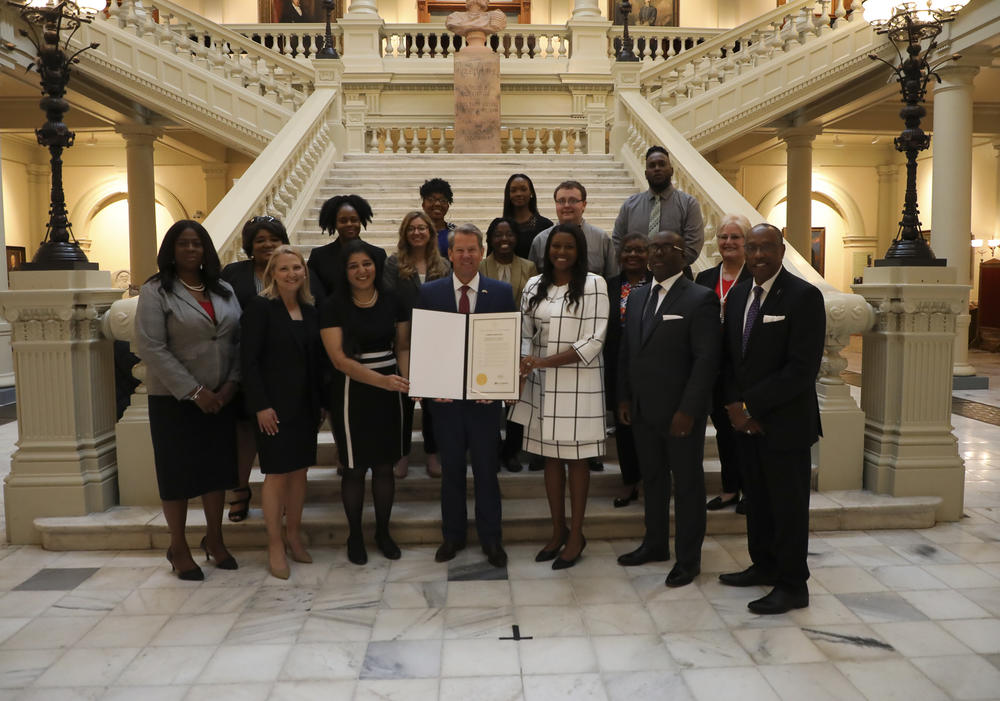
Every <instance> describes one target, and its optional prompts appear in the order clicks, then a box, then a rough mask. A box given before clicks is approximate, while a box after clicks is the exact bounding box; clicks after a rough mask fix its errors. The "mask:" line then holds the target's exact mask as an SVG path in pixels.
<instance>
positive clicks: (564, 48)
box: [559, 34, 569, 58]
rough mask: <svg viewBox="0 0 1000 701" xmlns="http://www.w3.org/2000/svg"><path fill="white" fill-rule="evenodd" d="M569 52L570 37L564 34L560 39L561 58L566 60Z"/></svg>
mask: <svg viewBox="0 0 1000 701" xmlns="http://www.w3.org/2000/svg"><path fill="white" fill-rule="evenodd" d="M568 52H569V35H568V34H563V35H562V36H560V37H559V58H566V54H567V53H568Z"/></svg>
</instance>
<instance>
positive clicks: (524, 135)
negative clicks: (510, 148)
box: [517, 127, 530, 153]
mask: <svg viewBox="0 0 1000 701" xmlns="http://www.w3.org/2000/svg"><path fill="white" fill-rule="evenodd" d="M529 148H530V147H529V146H528V128H527V127H521V148H519V149H518V150H517V152H518V153H528V150H529Z"/></svg>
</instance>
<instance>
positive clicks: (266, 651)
mask: <svg viewBox="0 0 1000 701" xmlns="http://www.w3.org/2000/svg"><path fill="white" fill-rule="evenodd" d="M954 425H955V432H956V435H957V436H958V439H959V443H960V448H961V451H962V455H963V457H964V458H965V460H966V469H967V473H966V474H967V477H966V479H967V482H966V502H965V504H966V509H965V513H966V515H965V517H964V518H963V519H962V521H961V522H959V523H948V524H941V525H938V526H936V527H935V528H931V529H928V530H921V531H913V530H902V531H866V532H862V531H844V532H818V533H813V534H812V537H811V539H810V567H811V569H812V579H811V580H810V590H811V593H812V598H811V605H810V606H809V608H807V609H802V610H799V611H795V612H792V613H790V614H786V615H782V616H775V617H759V616H755V615H753V614H751V613H749V612H748V611H747V609H746V603H747V601H749V600H750V599H751V598H756V597H757V596H759V595H760V594H761V593H763V589H750V590H740V589H731V588H727V587H723V586H721V585H719V584H718V582H717V579H716V577H717V574H718V573H720V572H724V571H729V570H734V569H738V568H741V567H743V566H745V565H746V564H747V561H748V559H747V554H746V548H745V540H744V538H743V537H742V536H716V537H710V538H708V539H707V540H706V543H705V548H704V559H703V565H702V567H703V572H702V574H701V576H700V577H698V579H697V581H696V582H695V583H694V584H693V585H690V586H687V587H683V588H681V589H676V590H674V589H667V588H666V587H665V586H664V585H663V580H664V577H665V575H666V572H667V570H668V568H669V564H670V563H657V564H655V565H646V566H643V567H639V568H631V569H626V568H622V567H619V566H618V565H617V564H615V561H614V557H615V556H616V555H617V554H619V553H621V552H624V551H626V550H629V549H631V548H632V547H633V546H634V545H635V544H636V543H635V542H634V541H597V542H591V543H589V544H588V547H587V550H586V553H585V555H584V557H583V559H582V560H581V561H580V563H579V564H578V565H577V566H576V567H575V568H573V569H570V570H564V571H561V572H554V571H552V570H551V569H550V568H549V567H547V566H545V565H543V564H536V563H535V562H534V561H533V554H534V551H535V549H536V548H537V546H529V545H514V546H511V547H510V548H508V552H509V554H510V564H509V566H508V567H507V569H506V570H494V569H491V568H489V567H488V565H486V563H485V562H484V558H483V557H482V555H481V554H480V553H479V552H478V549H476V548H472V547H470V548H469V549H467V550H466V551H464V552H462V553H461V554H460V556H459V557H458V558H457V559H456V560H455V561H453V562H452V563H449V564H436V563H435V562H434V559H433V550H434V549H433V547H414V548H406V549H404V552H403V557H402V559H401V560H399V561H396V562H392V563H390V562H389V561H387V560H384V559H383V558H382V557H381V556H380V555H378V553H377V552H374V549H372V551H371V552H370V556H371V561H370V562H369V564H368V565H367V566H366V567H356V566H354V565H351V564H349V563H348V562H347V559H346V557H345V553H344V550H343V549H342V548H339V549H316V550H314V551H313V555H314V557H315V559H316V561H315V563H314V564H312V565H294V567H293V577H292V579H291V580H290V581H288V582H281V581H279V580H276V579H273V578H270V577H268V576H267V574H266V572H265V569H264V553H263V551H259V550H256V551H255V550H246V551H236V552H235V554H236V556H237V558H238V559H239V561H240V569H239V570H238V571H236V572H225V571H221V570H217V569H215V568H214V567H213V566H211V565H208V566H206V567H205V572H206V579H205V581H204V582H200V583H188V582H181V581H178V580H177V579H176V578H174V577H173V576H172V575H171V574H170V571H169V567H168V566H167V563H166V561H165V560H164V559H163V555H162V553H159V552H149V551H141V552H124V551H123V552H65V553H62V552H46V551H44V550H40V549H39V548H35V547H5V546H0V700H4V701H6V700H7V699H25V700H27V699H44V700H46V701H59V700H61V699H130V700H131V699H142V700H143V701H159V700H161V699H162V700H167V699H190V700H195V699H211V700H212V701H225V700H228V699H234V700H235V699H240V700H242V699H247V700H251V699H252V700H257V699H259V700H262V701H263V700H264V699H275V700H277V699H324V700H329V699H334V700H339V699H344V700H347V699H355V700H358V701H360V700H362V699H365V700H368V699H373V700H374V699H383V700H385V699H405V700H406V701H422V700H424V699H442V700H444V699H448V700H451V699H455V700H461V701H468V700H470V699H475V701H494V700H496V701H514V700H515V699H526V700H528V701H535V700H549V699H572V700H573V701H585V700H589V699H623V700H624V699H627V700H628V701H641V700H644V699H656V700H658V701H659V700H663V699H704V700H706V701H707V700H716V699H737V698H738V699H743V700H747V699H789V700H795V701H801V700H802V699H808V700H809V701H818V700H819V699H837V700H843V699H876V700H878V701H884V700H889V699H904V700H905V701H919V700H923V699H998V698H1000V427H996V426H992V425H989V424H986V423H983V422H979V421H975V420H972V419H967V418H963V417H960V416H955V417H954ZM15 438H16V425H15V424H8V425H4V426H0V473H2V472H3V471H6V470H7V469H8V464H7V463H8V459H7V458H8V456H9V454H10V452H11V450H12V449H13V441H14V439H15ZM293 564H294V563H293Z"/></svg>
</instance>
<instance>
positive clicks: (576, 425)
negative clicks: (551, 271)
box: [510, 273, 609, 443]
mask: <svg viewBox="0 0 1000 701" xmlns="http://www.w3.org/2000/svg"><path fill="white" fill-rule="evenodd" d="M541 279H542V276H541V275H536V276H534V277H532V278H531V279H530V280H528V283H527V284H526V285H525V286H524V292H523V293H522V294H521V312H522V316H521V354H522V355H535V356H539V357H548V356H551V355H555V354H557V353H561V352H562V351H564V350H567V349H569V348H572V349H573V350H575V351H576V353H577V355H578V356H579V357H580V361H579V362H577V363H570V364H567V365H563V366H561V367H558V368H547V369H546V370H545V402H544V405H543V403H542V402H541V394H542V392H541V390H542V387H541V384H540V382H539V380H540V373H539V372H538V371H535V372H532V373H531V375H529V376H528V381H527V382H526V383H525V386H524V391H523V392H522V393H521V399H520V401H518V403H517V404H516V405H515V406H514V409H513V411H512V412H511V417H510V420H511V421H513V422H514V423H519V424H523V425H528V424H529V423H531V421H532V419H534V418H535V415H536V414H537V413H539V412H540V413H541V421H542V439H543V440H546V441H559V442H579V443H584V442H591V441H603V440H605V438H606V428H605V423H604V412H605V407H604V354H603V352H602V351H603V349H604V339H605V337H606V336H607V331H608V311H609V307H608V304H609V302H608V285H607V282H605V280H604V278H602V277H600V276H599V275H594V274H593V273H587V281H586V283H585V284H584V288H583V289H584V292H583V297H582V298H581V299H580V300H579V301H578V303H577V304H575V305H573V306H571V307H570V306H568V304H567V301H566V300H565V299H564V300H563V304H562V306H561V307H559V308H557V309H555V308H552V307H550V309H551V310H552V315H551V316H550V317H549V328H548V342H547V344H546V346H545V347H544V348H543V347H541V346H540V345H539V344H538V340H539V336H540V334H539V331H540V324H541V322H540V320H539V319H538V317H537V316H536V313H537V309H536V310H532V312H530V313H529V312H528V300H530V299H531V298H532V296H534V294H535V290H536V289H537V287H538V285H539V283H540V282H541Z"/></svg>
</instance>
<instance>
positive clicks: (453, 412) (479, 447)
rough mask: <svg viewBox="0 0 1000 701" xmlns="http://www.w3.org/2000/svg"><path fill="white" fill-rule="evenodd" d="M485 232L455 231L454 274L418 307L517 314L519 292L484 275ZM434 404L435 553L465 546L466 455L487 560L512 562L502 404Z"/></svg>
mask: <svg viewBox="0 0 1000 701" xmlns="http://www.w3.org/2000/svg"><path fill="white" fill-rule="evenodd" d="M483 250H484V248H483V234H482V232H481V231H480V230H479V229H477V228H476V227H475V226H473V225H472V224H462V225H461V226H458V227H456V228H455V230H454V231H452V232H451V235H450V237H449V240H448V258H449V259H450V260H451V266H452V274H451V275H449V276H448V277H444V278H441V279H439V280H434V281H432V282H428V283H426V284H424V285H421V287H420V293H419V295H418V297H417V302H416V305H415V307H416V308H417V309H429V310H431V311H438V312H453V313H458V314H477V313H479V314H486V313H491V312H512V311H516V308H515V307H514V292H513V291H512V290H511V287H510V285H509V284H507V283H506V282H501V281H499V280H491V279H490V278H487V277H482V276H480V274H479V263H480V261H482V259H483ZM429 404H430V411H431V413H432V414H433V416H434V435H435V438H437V443H438V448H439V451H440V455H441V531H442V534H443V536H444V542H443V543H442V544H441V547H439V548H438V549H437V552H436V553H435V554H434V559H435V560H437V561H438V562H447V561H448V560H451V559H452V558H454V557H455V554H456V553H457V552H458V551H459V550H461V549H462V548H464V547H465V534H466V530H467V528H468V525H467V519H468V515H467V513H466V508H465V473H466V463H465V455H466V452H468V453H469V454H470V456H471V458H472V479H473V488H474V492H475V497H476V531H477V533H478V534H479V543H480V545H481V546H482V548H483V552H484V553H485V554H486V558H487V560H489V563H490V564H491V565H493V566H494V567H506V566H507V553H506V552H504V549H503V544H502V538H501V527H500V483H499V481H498V480H497V470H498V469H499V457H498V456H497V450H496V438H497V431H498V430H499V428H500V416H501V403H500V402H495V401H482V400H474V401H473V400H459V401H452V400H450V399H435V400H433V401H432V402H429Z"/></svg>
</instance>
